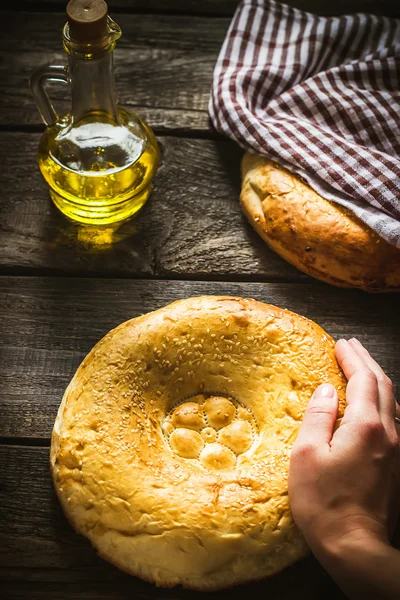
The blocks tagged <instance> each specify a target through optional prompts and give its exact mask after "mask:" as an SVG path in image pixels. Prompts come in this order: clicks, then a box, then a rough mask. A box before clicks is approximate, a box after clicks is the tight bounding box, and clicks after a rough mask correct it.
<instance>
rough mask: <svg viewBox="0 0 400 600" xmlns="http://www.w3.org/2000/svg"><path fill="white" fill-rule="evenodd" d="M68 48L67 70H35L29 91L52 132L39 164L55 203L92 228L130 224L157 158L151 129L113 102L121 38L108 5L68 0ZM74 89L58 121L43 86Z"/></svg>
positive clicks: (45, 139)
mask: <svg viewBox="0 0 400 600" xmlns="http://www.w3.org/2000/svg"><path fill="white" fill-rule="evenodd" d="M67 15H68V22H67V23H66V25H65V27H64V30H63V45H64V49H65V50H66V52H67V53H68V58H69V66H68V67H59V66H50V67H44V68H41V69H38V70H37V71H35V72H34V73H33V75H32V78H31V89H32V92H33V95H34V97H35V100H36V102H37V105H38V108H39V110H40V112H41V114H42V117H43V120H44V121H45V123H46V125H47V128H46V130H45V132H44V134H43V136H42V138H41V140H40V143H39V167H40V170H41V172H42V174H43V176H44V178H45V180H46V181H47V183H48V185H49V188H50V195H51V198H52V200H53V202H54V203H55V204H56V206H57V207H58V208H59V209H60V210H61V211H62V212H63V213H64V214H65V215H66V216H67V217H69V218H71V219H73V220H76V221H80V222H82V223H89V224H98V225H102V224H108V223H114V222H117V221H122V220H125V219H127V218H129V217H131V216H132V215H133V214H135V213H136V212H137V211H138V210H139V209H140V208H141V207H142V206H143V204H144V203H145V202H146V200H147V198H148V196H149V194H150V191H151V182H152V179H153V177H154V174H155V172H156V169H157V166H158V160H159V151H158V146H157V141H156V139H155V136H154V134H153V132H152V131H151V129H150V128H149V127H148V126H147V125H146V124H145V123H144V122H143V121H142V120H141V119H140V118H139V117H138V116H137V115H136V114H135V113H133V112H131V111H126V110H124V109H122V108H120V107H119V106H118V104H117V101H116V94H115V86H114V76H113V50H114V47H115V43H116V41H117V40H118V38H119V37H120V35H121V30H120V28H119V27H118V25H117V24H116V23H115V22H114V21H112V19H111V18H110V17H109V16H108V15H107V5H106V4H105V2H104V1H103V0H71V1H70V2H69V4H68V6H67ZM49 80H50V81H61V82H63V83H67V84H68V85H69V86H70V87H71V100H72V108H71V111H70V112H68V113H67V114H64V115H61V116H57V115H56V113H55V111H54V108H53V106H52V104H51V103H50V101H49V98H48V96H47V93H46V91H45V89H44V85H43V84H44V83H45V82H46V81H49Z"/></svg>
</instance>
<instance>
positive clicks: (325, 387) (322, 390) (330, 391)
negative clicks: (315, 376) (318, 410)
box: [314, 383, 335, 398]
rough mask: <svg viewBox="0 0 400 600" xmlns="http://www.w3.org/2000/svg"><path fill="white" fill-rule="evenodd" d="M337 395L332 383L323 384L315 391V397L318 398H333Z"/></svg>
mask: <svg viewBox="0 0 400 600" xmlns="http://www.w3.org/2000/svg"><path fill="white" fill-rule="evenodd" d="M334 395H335V388H334V387H333V385H331V384H330V383H323V384H322V385H320V386H319V387H317V389H316V390H315V393H314V396H315V397H316V398H333V396H334Z"/></svg>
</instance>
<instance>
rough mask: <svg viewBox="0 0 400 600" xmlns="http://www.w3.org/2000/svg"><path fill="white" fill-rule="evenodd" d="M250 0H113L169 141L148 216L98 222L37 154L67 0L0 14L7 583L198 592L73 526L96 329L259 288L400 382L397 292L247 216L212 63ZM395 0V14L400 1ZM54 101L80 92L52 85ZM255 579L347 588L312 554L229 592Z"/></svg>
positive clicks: (131, 92)
mask: <svg viewBox="0 0 400 600" xmlns="http://www.w3.org/2000/svg"><path fill="white" fill-rule="evenodd" d="M290 4H294V5H296V6H298V7H302V8H306V9H308V10H316V11H319V12H320V13H321V14H323V13H325V14H329V11H331V12H333V10H334V11H335V12H336V13H340V12H345V11H346V12H350V11H353V12H354V11H357V10H363V9H364V10H365V9H366V8H368V9H369V10H370V11H371V12H376V13H381V14H387V15H390V16H400V7H399V6H397V8H396V4H397V3H395V2H392V1H391V0H388V1H387V2H382V1H379V0H376V1H375V0H368V1H367V0H357V1H356V0H340V1H339V0H336V2H335V3H334V5H333V10H332V8H331V6H330V4H329V3H323V2H320V0H292V2H290ZM236 5H237V1H236V0H219V1H217V0H186V1H184V0H181V1H180V0H167V1H166V2H163V1H162V0H115V1H114V2H112V1H110V2H109V6H110V13H111V14H112V15H113V16H114V17H115V19H116V20H117V22H118V23H119V24H120V25H121V27H122V29H123V33H124V35H123V37H122V39H121V40H120V42H119V44H118V47H117V50H116V52H115V62H116V78H117V89H118V94H119V99H120V103H121V104H122V105H125V106H128V107H132V108H134V109H135V110H136V111H137V112H138V113H139V114H140V115H141V116H142V117H144V118H145V119H146V120H147V121H148V122H149V124H150V125H151V126H152V127H153V129H154V130H155V132H156V134H157V136H158V139H159V143H160V146H161V152H162V163H161V166H160V169H159V171H158V175H157V179H156V184H155V189H154V192H153V194H152V196H151V199H150V200H149V202H148V203H147V205H146V206H145V208H144V209H143V210H142V212H141V213H140V214H139V216H138V217H137V218H136V219H135V220H133V221H131V222H129V223H126V224H124V225H123V226H121V227H120V228H118V229H116V230H111V229H110V230H108V231H107V232H102V233H99V232H98V231H97V232H96V231H94V230H92V229H90V228H85V227H82V226H78V225H74V224H71V223H69V222H67V221H66V220H65V219H64V218H63V217H62V216H61V214H59V213H58V212H57V210H56V209H55V208H54V207H53V206H52V204H51V203H50V200H49V196H48V191H47V187H46V185H45V183H44V182H43V180H42V178H41V175H40V173H39V169H38V166H37V162H36V149H37V145H38V141H39V138H40V135H41V132H42V131H43V125H42V123H41V120H40V117H39V114H38V112H37V110H36V108H35V106H34V104H33V101H32V98H31V95H30V92H29V88H28V78H29V75H30V74H31V72H32V71H33V69H34V68H36V67H38V66H40V65H44V64H48V63H53V64H54V63H64V62H65V56H64V53H63V51H62V49H61V29H62V26H63V24H64V22H65V13H64V9H65V2H63V1H62V0H47V1H46V0H42V1H36V0H30V1H26V2H22V3H21V2H20V3H18V4H17V3H15V6H14V7H13V6H11V8H10V10H9V12H2V13H1V28H2V35H1V36H0V46H1V51H2V62H1V71H2V76H1V79H0V93H1V100H2V102H1V117H0V119H1V120H0V137H1V143H0V165H1V174H0V177H1V193H0V210H1V220H0V232H1V233H0V247H1V252H0V269H1V273H0V275H1V277H0V286H1V289H0V302H1V331H0V350H1V360H0V374H1V399H0V402H1V408H0V410H1V413H0V443H1V445H0V463H1V464H0V486H1V487H0V503H1V505H0V511H1V512H0V533H1V540H0V552H1V560H0V578H1V585H2V590H3V593H2V597H3V598H5V599H9V598H10V599H11V598H13V599H25V598H30V599H31V600H36V599H37V600H46V599H49V600H50V599H51V600H62V599H68V600H69V599H75V598H77V599H78V598H79V599H82V600H92V599H93V600H100V599H107V600H111V599H112V600H118V599H128V598H129V599H131V598H135V599H136V600H139V599H148V598H149V599H156V598H157V599H160V600H161V599H168V598H169V599H172V598H174V599H175V598H176V599H178V598H180V599H183V598H189V597H193V596H200V594H193V593H187V592H184V591H182V590H180V589H173V590H163V589H156V588H155V587H154V586H152V585H150V584H146V583H144V582H142V581H140V580H138V579H135V578H131V577H128V576H126V575H124V574H123V573H121V572H120V571H118V570H117V569H115V568H113V567H112V566H111V565H109V564H107V563H105V562H103V561H102V560H101V559H100V558H98V557H97V556H96V553H95V552H94V550H92V548H91V546H90V544H89V543H88V542H87V541H86V540H85V539H84V538H83V537H80V536H78V535H76V534H74V532H73V531H72V529H71V527H70V526H69V525H68V523H67V521H66V520H65V518H64V516H63V515H62V513H61V510H60V507H59V504H58V502H57V500H56V498H55V496H54V493H53V490H52V484H51V480H50V474H49V466H48V460H49V445H50V434H51V430H52V426H53V422H54V418H55V415H56V411H57V408H58V405H59V402H60V400H61V397H62V394H63V391H64V389H65V387H66V385H67V384H68V382H69V380H70V378H71V376H72V374H73V373H74V371H75V369H76V367H77V366H78V364H79V363H80V361H81V360H82V358H83V357H84V355H85V354H86V353H87V352H88V351H89V350H90V348H91V347H92V346H93V345H94V343H95V342H96V341H97V340H98V339H99V338H101V337H102V336H103V335H104V334H105V333H106V332H107V331H108V330H109V329H111V328H112V327H114V326H115V325H117V324H118V323H120V322H122V321H124V320H126V319H129V318H131V317H135V316H137V315H139V314H141V313H143V312H146V311H149V310H152V309H155V308H158V307H161V306H163V305H165V304H167V303H168V302H170V301H172V300H174V299H177V298H183V297H188V296H193V295H198V294H208V293H210V294H215V293H216V294H219V293H223V294H235V295H236V294H239V295H243V296H250V297H254V298H257V299H260V300H264V301H266V302H271V303H274V304H277V305H279V306H282V307H286V308H289V309H292V310H294V311H296V312H299V313H301V314H303V315H305V316H308V317H310V318H312V319H313V320H315V321H316V322H318V323H319V324H320V325H322V326H323V327H324V328H326V329H327V331H328V332H329V333H330V334H332V335H333V336H334V337H335V338H338V337H341V336H345V337H348V336H357V337H358V338H359V339H360V340H361V341H362V342H363V343H365V345H366V346H367V347H368V348H369V349H370V350H371V352H372V354H373V355H374V356H375V357H376V358H377V359H378V360H379V362H380V363H381V364H382V366H383V367H384V368H385V369H386V371H387V372H388V374H389V375H390V376H391V377H392V379H393V380H394V382H395V383H397V384H399V381H400V368H399V361H398V347H399V341H400V335H399V324H400V323H399V319H400V317H399V313H400V310H399V304H400V303H399V297H398V296H393V295H391V296H384V295H366V294H364V293H362V292H357V291H348V290H340V289H336V288H332V287H329V286H327V285H323V284H321V283H319V282H316V281H314V280H312V279H310V278H309V277H307V276H306V275H303V274H302V273H300V272H299V271H297V270H296V269H295V268H293V267H291V266H290V265H288V264H287V263H286V262H284V261H283V260H281V259H280V258H279V257H278V256H276V255H275V254H273V253H272V252H271V251H269V250H268V248H267V247H266V245H265V244H264V243H263V242H262V241H261V240H260V239H259V238H258V237H257V235H256V234H255V233H254V232H253V230H252V229H251V227H250V226H249V225H248V223H247V222H246V220H245V218H244V217H243V215H242V214H241V211H240V208H239V202H238V195H239V186H240V181H239V161H240V157H241V151H240V150H239V149H238V148H237V147H236V146H235V145H234V144H233V143H231V142H229V141H227V140H225V139H222V138H221V137H219V136H218V135H217V134H216V133H215V132H214V131H213V130H212V129H211V127H210V124H209V122H208V117H207V101H208V95H209V89H210V83H211V75H212V70H213V65H214V63H215V60H216V57H217V54H218V51H219V48H220V46H221V43H222V41H223V39H224V35H225V33H226V31H227V28H228V25H229V22H230V19H231V16H232V14H233V11H234V9H235V7H236ZM396 13H397V14H396ZM54 94H55V98H57V100H56V105H57V108H58V109H59V110H60V111H61V110H62V109H65V108H66V107H67V106H68V103H67V101H66V99H65V97H64V96H63V95H60V92H59V90H54ZM250 594H262V595H263V596H262V597H265V598H267V597H268V598H279V599H289V598H291V599H292V598H294V597H295V598H297V599H298V600H303V599H304V600H306V599H307V600H314V599H320V598H321V599H322V598H323V599H324V600H325V599H330V598H332V599H339V598H343V596H342V594H341V593H340V592H339V591H338V589H337V588H336V586H335V585H334V583H333V582H332V581H331V580H330V578H329V577H328V575H327V574H326V573H325V572H324V571H323V570H322V568H321V567H320V566H319V565H318V564H317V562H316V561H315V560H314V559H313V558H312V557H310V558H309V559H307V560H305V561H302V562H299V563H298V564H296V565H294V566H293V567H292V568H291V569H289V570H287V571H285V572H284V573H281V574H280V575H278V576H277V577H275V578H273V579H271V580H268V581H265V582H262V583H259V584H254V585H250V586H243V587H239V588H235V589H234V590H232V591H229V592H227V593H225V594H224V593H218V594H214V595H213V597H214V598H227V597H228V596H229V597H230V598H234V599H239V598H242V597H245V596H249V595H250Z"/></svg>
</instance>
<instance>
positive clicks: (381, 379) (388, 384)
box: [378, 373, 393, 392]
mask: <svg viewBox="0 0 400 600" xmlns="http://www.w3.org/2000/svg"><path fill="white" fill-rule="evenodd" d="M378 383H380V384H381V385H383V386H384V387H385V388H386V389H387V390H388V391H389V392H393V382H392V380H391V379H390V377H388V376H387V375H385V373H383V375H381V377H379V378H378Z"/></svg>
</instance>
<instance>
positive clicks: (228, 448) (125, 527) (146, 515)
mask: <svg viewBox="0 0 400 600" xmlns="http://www.w3.org/2000/svg"><path fill="white" fill-rule="evenodd" d="M323 382H331V383H332V384H333V385H335V386H336V388H337V389H338V391H339V396H340V403H341V409H343V404H344V386H345V379H344V376H343V375H342V372H341V370H340V368H339V367H338V365H337V362H336V359H335V356H334V343H333V340H332V339H331V338H330V337H329V335H327V334H326V333H325V332H324V331H323V330H322V329H321V328H320V327H319V326H318V325H316V324H315V323H313V322H312V321H310V320H308V319H306V318H304V317H301V316H299V315H296V314H294V313H292V312H289V311H287V310H283V309H280V308H277V307H275V306H270V305H268V304H263V303H260V302H256V301H254V300H245V299H243V298H233V297H213V296H204V297H198V298H191V299H188V300H180V301H177V302H174V303H173V304H171V305H169V306H166V307H165V308H163V309H160V310H157V311H155V312H153V313H150V314H147V315H144V316H141V317H138V318H136V319H132V320H131V321H127V322H126V323H123V324H122V325H120V326H119V327H117V328H116V329H114V330H113V331H111V332H110V333H108V334H107V335H106V336H105V337H104V338H103V339H102V340H101V341H100V342H99V343H98V344H97V345H96V346H95V347H94V348H93V350H92V351H91V352H90V353H89V355H88V356H87V357H86V358H85V359H84V361H83V362H82V364H81V365H80V367H79V369H78V370H77V372H76V374H75V376H74V378H73V379H72V381H71V383H70V384H69V386H68V388H67V390H66V392H65V395H64V398H63V400H62V403H61V406H60V409H59V412H58V416H57V419H56V422H55V426H54V431H53V436H52V444H51V465H52V473H53V479H54V484H55V489H56V491H57V494H58V497H59V499H60V501H61V504H62V506H63V509H64V511H65V514H66V515H67V517H68V519H69V520H70V522H71V523H72V525H73V526H74V527H75V529H76V530H77V531H78V532H80V533H82V534H84V535H85V536H87V537H88V538H89V539H90V540H91V542H92V543H93V545H94V546H95V548H96V549H97V551H98V552H99V554H100V555H101V556H103V557H104V558H106V559H107V560H109V561H111V562H112V563H114V564H115V565H117V566H118V567H120V568H121V569H123V570H124V571H126V572H128V573H131V574H132V575H137V576H139V577H142V578H143V579H146V580H149V581H152V582H154V583H156V584H157V585H162V586H173V585H176V584H182V585H183V586H185V587H187V588H191V589H196V590H205V591H210V590H216V589H220V588H225V587H229V586H232V585H235V584H238V583H243V582H246V581H250V580H256V579H261V578H263V577H266V576H269V575H273V574H274V573H276V572H277V571H279V570H281V569H283V568H284V567H286V566H288V565H290V564H291V563H293V562H294V561H296V560H298V559H299V558H301V557H302V556H304V555H306V554H307V552H308V549H307V546H306V544H305V542H304V540H303V538H302V536H301V534H300V532H299V531H298V529H297V528H296V526H295V525H294V523H293V519H292V516H291V513H290V509H289V502H288V489H287V475H288V462H289V454H290V449H291V446H292V444H293V442H294V440H295V438H296V435H297V432H298V429H299V426H300V422H301V419H302V415H303V413H304V409H305V407H306V405H307V402H308V400H309V398H310V397H311V394H312V392H313V391H314V389H315V387H316V386H317V385H318V384H320V383H323Z"/></svg>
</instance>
